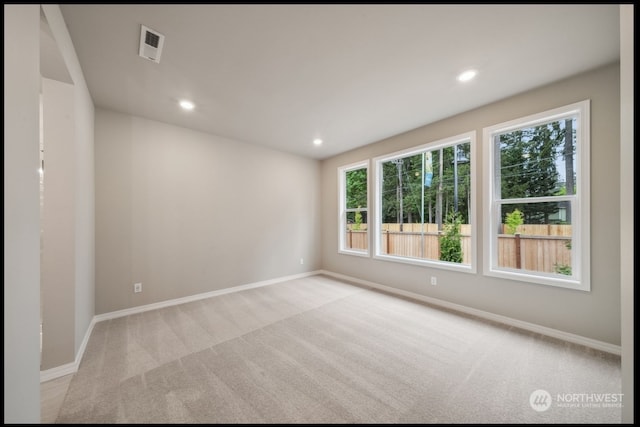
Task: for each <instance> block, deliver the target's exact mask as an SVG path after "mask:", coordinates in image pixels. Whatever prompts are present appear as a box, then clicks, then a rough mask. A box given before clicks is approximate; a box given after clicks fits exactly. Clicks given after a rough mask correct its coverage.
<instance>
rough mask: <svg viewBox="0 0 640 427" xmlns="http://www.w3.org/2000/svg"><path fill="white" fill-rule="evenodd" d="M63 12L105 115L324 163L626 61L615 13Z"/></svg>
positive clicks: (320, 8) (387, 9)
mask: <svg viewBox="0 0 640 427" xmlns="http://www.w3.org/2000/svg"><path fill="white" fill-rule="evenodd" d="M60 9H61V11H62V14H63V16H64V19H65V21H66V23H67V26H68V29H69V33H70V34H71V39H72V41H73V44H74V47H75V50H76V52H77V54H78V58H79V60H80V64H81V66H82V70H83V73H84V75H85V78H86V81H87V85H88V87H89V91H90V93H91V96H92V98H93V100H94V102H95V104H96V106H99V107H104V108H108V109H113V110H116V111H121V112H125V113H130V114H134V115H138V116H141V117H146V118H150V119H154V120H159V121H163V122H166V123H171V124H175V125H179V126H184V127H187V128H191V129H195V130H199V131H204V132H209V133H212V134H216V135H221V136H225V137H228V138H233V139H235V140H239V141H244V142H249V143H253V144H261V145H264V146H268V147H271V148H274V149H278V150H283V151H287V152H291V153H294V154H298V155H302V156H307V157H311V158H316V159H323V158H327V157H330V156H333V155H335V154H338V153H341V152H344V151H347V150H350V149H353V148H357V147H359V146H363V145H366V144H369V143H372V142H375V141H379V140H381V139H384V138H387V137H390V136H393V135H396V134H399V133H402V132H405V131H408V130H411V129H414V128H417V127H420V126H422V125H425V124H428V123H432V122H434V121H437V120H439V119H443V118H446V117H449V116H452V115H455V114H457V113H461V112H463V111H467V110H470V109H473V108H475V107H479V106H481V105H484V104H487V103H489V102H492V101H496V100H498V99H502V98H505V97H507V96H510V95H514V94H516V93H519V92H522V91H525V90H528V89H531V88H534V87H537V86H540V85H543V84H546V83H550V82H552V81H555V80H558V79H561V78H564V77H568V76H571V75H574V74H577V73H580V72H582V71H586V70H589V69H591V68H595V67H598V66H601V65H605V64H608V63H612V62H615V61H617V60H618V59H619V53H620V49H619V6H618V5H616V4H600V5H597V4H593V5H590V4H585V5H576V4H568V5H553V4H550V5H529V4H522V5H482V4H479V5H469V4H465V5H455V4H450V5H446V4H443V5H430V4H424V5H419V4H416V5H339V4H335V5H322V4H316V5H313V4H310V5H304V4H303V5H259V4H258V5H216V4H200V5H153V4H150V5H124V4H115V5H78V4H67V5H61V6H60ZM141 25H145V26H147V27H149V28H151V29H153V30H155V31H158V32H160V33H162V34H163V35H164V36H165V41H164V49H163V51H162V56H161V60H160V63H159V64H156V63H154V62H152V61H148V60H145V59H143V58H141V57H139V56H138V47H139V40H140V26H141ZM467 68H475V69H477V70H478V72H479V74H478V76H477V78H476V79H475V80H473V81H471V82H469V83H466V84H461V83H459V82H458V81H457V80H456V75H457V74H458V73H459V72H461V71H463V70H465V69H467ZM183 98H188V99H190V100H192V101H193V102H194V103H195V104H196V109H195V110H194V111H192V112H186V111H182V110H181V109H180V108H179V107H178V105H177V102H178V100H180V99H183ZM316 137H320V138H322V139H323V140H324V144H323V145H322V146H320V147H316V146H314V145H313V144H312V140H313V139H314V138H316Z"/></svg>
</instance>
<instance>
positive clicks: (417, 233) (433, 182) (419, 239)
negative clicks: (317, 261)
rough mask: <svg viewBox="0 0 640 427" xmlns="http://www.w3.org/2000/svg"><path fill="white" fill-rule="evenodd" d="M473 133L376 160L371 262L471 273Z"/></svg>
mask: <svg viewBox="0 0 640 427" xmlns="http://www.w3.org/2000/svg"><path fill="white" fill-rule="evenodd" d="M474 159H475V133H467V134H464V135H460V136H456V137H453V138H448V139H445V140H440V141H436V142H433V143H430V144H425V145H423V146H420V147H415V148H413V149H410V150H405V151H402V152H398V153H394V154H391V155H388V156H384V157H380V158H377V159H376V160H375V167H376V199H375V200H376V220H375V248H376V252H375V256H376V258H380V259H385V260H390V261H399V262H408V263H414V264H421V265H431V266H436V267H442V268H449V269H455V270H466V271H472V272H475V253H474V248H475V232H474V223H475V190H474V188H475V184H474V179H473V176H474Z"/></svg>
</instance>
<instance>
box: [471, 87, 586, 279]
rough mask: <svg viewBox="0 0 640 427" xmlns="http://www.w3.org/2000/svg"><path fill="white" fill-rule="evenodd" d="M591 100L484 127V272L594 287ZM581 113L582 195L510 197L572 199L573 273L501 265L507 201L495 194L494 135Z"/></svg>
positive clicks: (579, 174) (579, 180) (578, 128)
mask: <svg viewBox="0 0 640 427" xmlns="http://www.w3.org/2000/svg"><path fill="white" fill-rule="evenodd" d="M589 104H590V101H589V100H585V101H581V102H576V103H573V104H569V105H566V106H564V107H559V108H555V109H552V110H548V111H544V112H541V113H537V114H532V115H530V116H527V117H522V118H519V119H515V120H511V121H508V122H504V123H500V124H496V125H493V126H489V127H486V128H484V130H483V143H484V152H483V155H484V162H483V163H484V171H485V174H484V189H483V190H484V194H485V198H486V200H487V202H486V208H485V209H483V210H484V215H485V220H484V229H483V235H484V274H485V275H487V276H493V277H500V278H504V279H511V280H517V281H523V282H529V283H537V284H542V285H550V286H557V287H563V288H569V289H576V290H581V291H590V290H591V283H590V276H591V274H590V265H591V263H590V257H591V255H590V252H591V250H590V247H591V243H590V230H589V224H590V221H589V218H590V200H589V195H590V170H589V168H590V164H591V163H590V151H591V150H590V123H591V121H590V111H589V110H590V108H589V107H590V105H589ZM573 116H575V117H576V118H577V126H576V153H575V159H576V167H575V174H576V194H575V195H573V196H570V197H561V196H552V197H547V198H527V199H517V200H514V199H505V201H510V202H514V201H522V202H524V203H537V202H546V201H570V202H571V203H572V205H571V212H572V220H571V224H572V242H571V247H572V250H571V255H572V264H571V265H572V275H571V276H568V277H567V276H563V275H561V274H555V273H544V272H535V271H523V270H516V269H510V268H505V267H498V265H497V264H498V254H497V251H498V227H499V223H500V212H501V203H500V200H499V199H498V198H497V195H496V194H495V188H496V183H495V179H494V176H495V173H494V167H495V166H496V165H494V144H493V137H494V135H496V134H501V133H505V132H509V131H514V130H517V129H523V128H527V127H532V126H536V125H540V124H543V123H548V122H551V121H554V120H562V119H564V118H569V117H573Z"/></svg>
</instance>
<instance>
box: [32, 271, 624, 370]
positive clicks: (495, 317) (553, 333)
mask: <svg viewBox="0 0 640 427" xmlns="http://www.w3.org/2000/svg"><path fill="white" fill-rule="evenodd" d="M318 274H325V275H327V276H331V277H334V278H336V279H340V280H345V281H348V282H353V283H357V284H359V285H363V286H367V287H370V288H374V289H380V290H383V291H386V292H389V293H392V294H396V295H402V296H405V297H408V298H412V299H415V300H418V301H423V302H427V303H429V304H433V305H436V306H440V307H444V308H448V309H451V310H455V311H459V312H462V313H466V314H471V315H474V316H478V317H481V318H483V319H488V320H492V321H495V322H499V323H503V324H505V325H509V326H515V327H517V328H520V329H524V330H527V331H531V332H536V333H539V334H542V335H546V336H549V337H553V338H558V339H561V340H564V341H568V342H572V343H574V344H580V345H584V346H586V347H590V348H594V349H596V350H601V351H605V352H607V353H612V354H615V355H620V354H621V352H622V350H621V347H620V346H617V345H613V344H609V343H606V342H602V341H598V340H594V339H591V338H586V337H583V336H580V335H576V334H571V333H568V332H563V331H559V330H557V329H552V328H547V327H546V326H540V325H536V324H533V323H529V322H523V321H521V320H517V319H512V318H510V317H506V316H501V315H499V314H494V313H489V312H487V311H482V310H477V309H475V308H470V307H466V306H463V305H460V304H454V303H451V302H447V301H444V300H440V299H437V298H432V297H427V296H424V295H420V294H416V293H413V292H409V291H404V290H402V289H396V288H392V287H390V286H385V285H381V284H379V283H375V282H371V281H369V280H363V279H358V278H356V277H351V276H347V275H344V274H339V273H334V272H332V271H328V270H316V271H310V272H307V273H301V274H294V275H291V276H283V277H279V278H276V279H270V280H263V281H260V282H255V283H249V284H246V285H240V286H234V287H232V288H225V289H219V290H216V291H212V292H205V293H202V294H197V295H191V296H188V297H183V298H176V299H172V300H169V301H162V302H158V303H154V304H147V305H142V306H138V307H132V308H127V309H125V310H118V311H113V312H110V313H104V314H99V315H97V316H94V317H93V319H92V320H91V324H90V325H89V328H88V329H87V332H86V333H85V336H84V339H83V340H82V345H81V346H80V349H79V350H78V353H77V355H76V360H75V361H74V362H73V363H68V364H66V365H62V366H57V367H55V368H52V369H48V370H46V371H40V382H45V381H50V380H53V379H56V378H60V377H63V376H65V375H69V374H73V373H76V372H77V371H78V367H79V366H80V361H81V360H82V356H83V355H84V351H85V349H86V347H87V343H88V342H89V337H90V336H91V332H92V331H93V327H94V326H95V324H96V323H97V322H101V321H103V320H109V319H116V318H118V317H124V316H128V315H131V314H136V313H142V312H145V311H149V310H156V309H159V308H164V307H170V306H173V305H178V304H184V303H187V302H192V301H198V300H201V299H206V298H211V297H215V296H218V295H224V294H229V293H232V292H240V291H244V290H246V289H253V288H259V287H262V286H268V285H273V284H276V283H282V282H286V281H289V280H295V279H301V278H303V277H309V276H316V275H318Z"/></svg>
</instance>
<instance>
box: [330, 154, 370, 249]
mask: <svg viewBox="0 0 640 427" xmlns="http://www.w3.org/2000/svg"><path fill="white" fill-rule="evenodd" d="M357 169H365V170H366V171H367V207H366V208H365V209H362V208H361V209H360V211H366V212H367V249H366V250H361V249H352V248H348V247H347V245H346V234H345V230H346V229H347V212H351V211H354V209H347V206H346V203H347V172H350V171H352V170H357ZM370 182H371V176H370V168H369V160H368V159H367V160H363V161H360V162H356V163H351V164H348V165H344V166H340V167H338V198H339V199H338V253H341V254H345V255H355V256H362V257H369V256H370V248H371V202H370V200H369V183H370Z"/></svg>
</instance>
